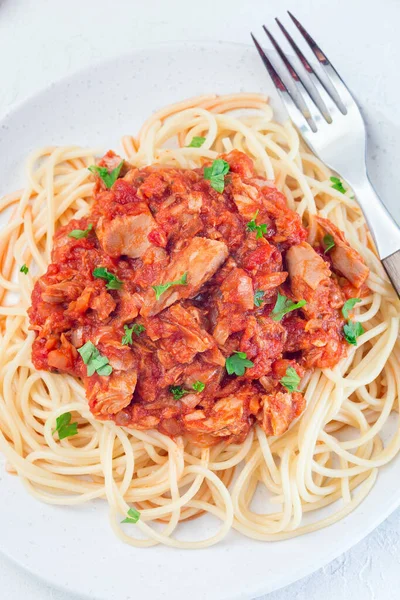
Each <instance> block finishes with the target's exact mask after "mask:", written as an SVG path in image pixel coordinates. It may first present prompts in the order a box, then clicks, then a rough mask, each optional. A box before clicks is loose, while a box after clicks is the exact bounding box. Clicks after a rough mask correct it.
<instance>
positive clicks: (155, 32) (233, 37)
mask: <svg viewBox="0 0 400 600" xmlns="http://www.w3.org/2000/svg"><path fill="white" fill-rule="evenodd" d="M285 4H286V5H287V7H288V8H289V9H291V10H293V12H294V13H295V14H296V15H297V16H299V18H300V19H301V20H303V21H304V23H305V24H306V25H308V26H309V28H310V30H311V31H312V32H318V31H319V32H320V35H319V36H318V39H321V40H323V41H324V49H326V50H327V53H328V55H330V56H331V55H334V56H335V63H336V64H337V66H338V67H339V66H340V70H341V72H342V73H343V75H344V77H345V79H346V80H347V81H348V82H349V83H350V84H351V83H354V86H357V89H363V90H366V89H368V86H370V87H371V88H374V90H373V91H374V96H375V98H376V99H377V100H378V101H379V110H378V111H377V113H376V120H375V122H374V127H375V131H373V134H375V137H376V139H377V140H378V141H379V140H380V141H383V140H384V138H385V136H386V135H397V136H398V135H399V134H400V112H399V110H398V97H399V95H400V83H399V76H398V66H397V65H398V60H399V58H400V36H399V35H398V25H396V23H397V24H398V23H399V22H400V2H399V0H381V1H380V2H377V1H376V0H330V1H327V0H290V2H289V1H288V2H287V3H285V2H284V0H201V2H193V1H191V2H189V0H169V1H168V0H142V1H141V2H139V1H138V0H127V1H122V0H120V1H117V0H114V2H111V1H110V0H69V1H68V2H61V1H60V0H0V56H1V64H2V73H1V85H0V116H1V115H2V114H3V113H5V112H7V111H8V110H9V109H10V108H12V107H13V106H14V105H15V104H18V103H19V102H21V101H22V100H24V99H25V98H26V97H27V96H29V95H31V94H32V93H34V92H35V91H36V90H39V89H40V88H42V87H44V86H46V85H48V84H50V83H51V82H53V81H54V80H56V79H59V78H61V77H63V76H64V75H67V74H68V73H71V72H73V71H75V70H76V69H78V68H80V67H82V66H86V65H88V64H91V63H93V62H94V61H96V62H97V61H101V60H102V59H103V58H106V57H109V56H115V55H118V54H120V53H123V52H128V51H129V50H130V49H132V48H134V47H135V46H136V47H138V46H142V45H145V44H147V43H149V42H158V41H169V40H171V41H172V40H187V39H193V40H227V41H239V42H248V41H249V37H248V31H249V30H250V29H253V30H258V28H259V25H260V24H261V23H262V22H268V21H270V20H271V18H272V17H273V16H282V15H283V12H284V5H285ZM361 22H362V25H361ZM360 27H362V28H363V30H364V32H363V33H364V37H365V43H364V44H362V47H360V48H356V49H355V48H354V31H355V30H356V29H357V28H360ZM316 37H317V36H316ZM357 37H358V39H360V35H358V36H357ZM348 57H351V60H350V61H349V58H348ZM366 65H369V68H367V67H366ZM358 67H360V69H359V72H358ZM393 122H394V123H395V130H394V131H393V126H392V125H390V123H393ZM388 123H389V125H388ZM385 128H386V129H385ZM382 131H383V133H382ZM399 160H400V157H397V163H398V162H399ZM393 162H396V160H395V161H392V164H393ZM384 168H385V164H372V165H371V171H372V177H373V178H374V171H375V173H376V172H377V169H384ZM399 172H400V170H399V169H397V172H395V173H393V172H390V171H389V170H388V172H387V173H385V178H386V175H387V179H388V182H389V183H388V187H389V188H391V189H395V190H398V189H399V184H400V175H399ZM380 191H381V192H382V193H383V197H385V190H384V189H383V190H382V189H381V190H380ZM0 493H1V490H0ZM0 535H1V523H0ZM399 565H400V509H399V510H398V511H397V512H395V513H394V514H393V515H392V516H391V517H390V518H389V519H388V520H387V521H386V522H385V523H383V524H382V525H381V526H380V527H379V528H378V529H377V530H376V531H375V532H374V533H372V534H371V535H370V536H369V537H368V538H367V539H366V540H364V541H363V542H361V543H360V544H358V545H357V546H355V547H354V548H353V549H352V550H351V551H350V552H348V553H346V554H345V555H343V556H342V557H340V558H338V559H337V560H335V561H334V562H333V563H331V564H330V565H328V566H327V567H325V568H324V569H321V570H320V571H318V572H316V573H315V574H314V575H311V576H310V577H308V578H306V579H304V580H302V581H299V582H298V583H296V584H293V585H292V586H289V587H288V588H285V589H282V590H280V591H277V592H274V593H272V594H270V595H269V596H268V600H303V599H305V598H307V600H320V599H321V598H323V599H324V600H349V598H353V599H354V600H395V599H396V600H397V599H398V598H399V579H400V576H399ZM283 568H288V566H285V565H283ZM289 568H290V567H289ZM0 590H1V593H0V596H1V597H2V598H4V600H20V599H21V598H24V599H26V600H77V597H76V596H74V597H72V596H71V595H69V594H65V593H63V592H60V591H58V590H55V589H50V588H49V587H48V586H46V585H45V584H43V583H42V582H40V581H38V580H37V579H34V578H33V577H32V576H31V575H29V574H28V573H26V572H23V571H21V570H20V569H19V568H18V567H16V566H15V565H13V564H11V563H9V562H8V561H7V560H6V559H5V558H3V557H2V556H1V555H0ZM171 597H172V594H171ZM121 600H123V599H122V598H121ZM151 600H153V599H151ZM154 600H155V599H154Z"/></svg>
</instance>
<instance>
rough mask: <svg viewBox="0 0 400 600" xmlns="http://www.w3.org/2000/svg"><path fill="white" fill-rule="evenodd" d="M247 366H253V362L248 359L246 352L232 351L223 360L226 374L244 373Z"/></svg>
mask: <svg viewBox="0 0 400 600" xmlns="http://www.w3.org/2000/svg"><path fill="white" fill-rule="evenodd" d="M247 367H254V363H253V362H252V361H251V360H248V358H247V354H246V352H234V353H233V354H231V356H228V358H227V359H226V361H225V369H226V370H227V372H228V375H233V374H235V375H239V376H241V375H244V372H245V370H246V369H247Z"/></svg>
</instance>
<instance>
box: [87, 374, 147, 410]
mask: <svg viewBox="0 0 400 600" xmlns="http://www.w3.org/2000/svg"><path fill="white" fill-rule="evenodd" d="M136 382H137V372H136V371H134V370H130V371H113V372H112V373H111V375H110V376H109V377H99V376H98V375H93V376H92V377H86V378H85V379H84V383H85V388H86V395H87V399H88V401H89V407H90V410H91V411H92V413H93V414H94V416H95V417H108V416H109V415H115V414H116V413H118V412H119V411H121V410H122V409H123V408H125V407H126V406H128V404H130V402H131V400H132V395H133V392H134V391H135V387H136Z"/></svg>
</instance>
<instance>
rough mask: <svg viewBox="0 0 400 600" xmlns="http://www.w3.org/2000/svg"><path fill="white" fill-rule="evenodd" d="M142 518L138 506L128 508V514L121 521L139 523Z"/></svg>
mask: <svg viewBox="0 0 400 600" xmlns="http://www.w3.org/2000/svg"><path fill="white" fill-rule="evenodd" d="M139 519H140V512H139V511H138V510H136V508H130V509H129V510H128V516H127V517H126V519H124V520H123V521H121V523H137V522H138V521H139Z"/></svg>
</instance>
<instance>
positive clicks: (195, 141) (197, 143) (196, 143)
mask: <svg viewBox="0 0 400 600" xmlns="http://www.w3.org/2000/svg"><path fill="white" fill-rule="evenodd" d="M205 141H206V138H205V137H201V136H199V135H195V136H194V137H193V138H192V141H191V142H190V144H189V146H188V148H201V146H202V145H203V144H204V142H205Z"/></svg>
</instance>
